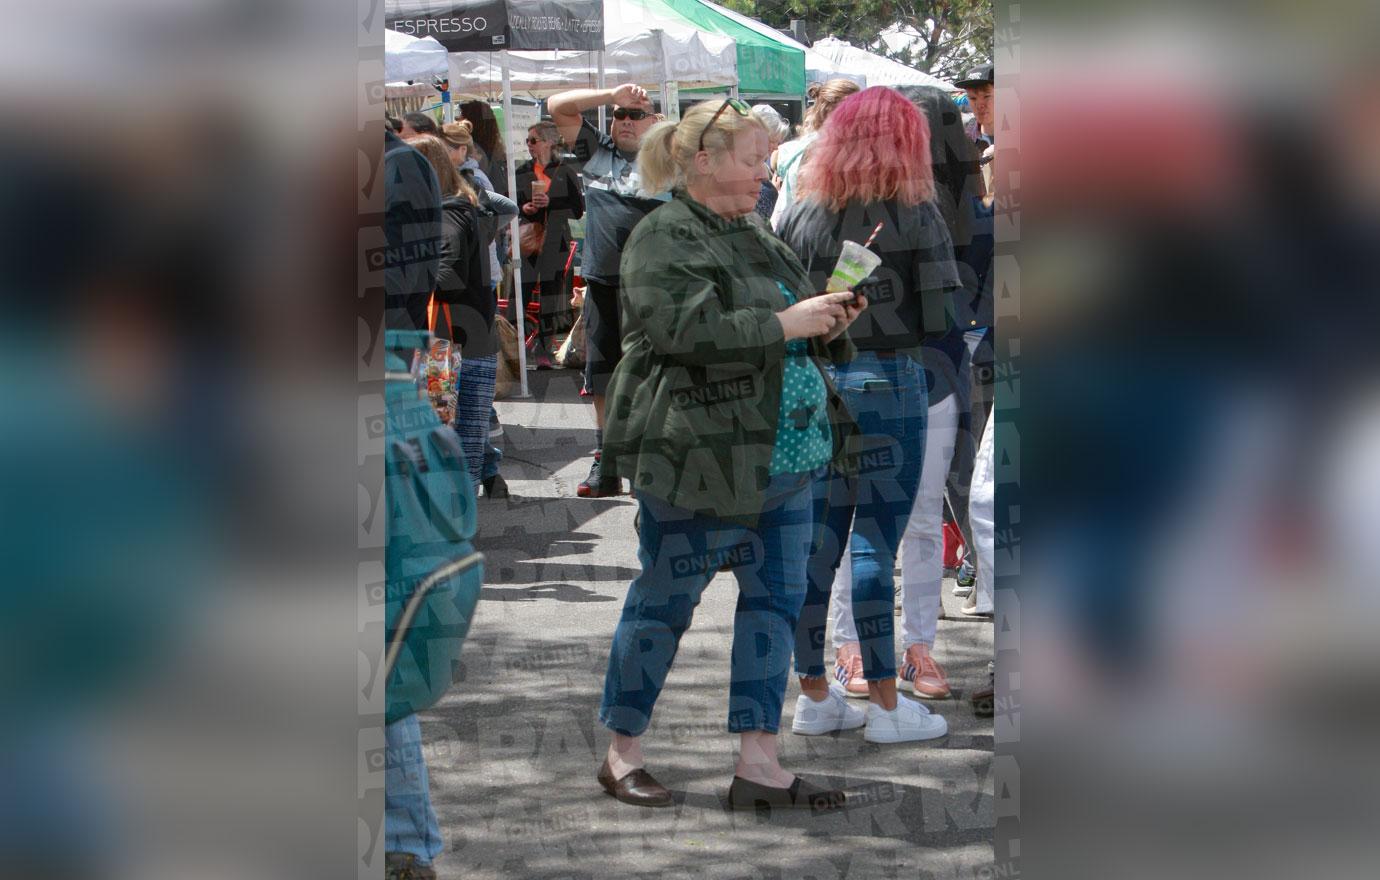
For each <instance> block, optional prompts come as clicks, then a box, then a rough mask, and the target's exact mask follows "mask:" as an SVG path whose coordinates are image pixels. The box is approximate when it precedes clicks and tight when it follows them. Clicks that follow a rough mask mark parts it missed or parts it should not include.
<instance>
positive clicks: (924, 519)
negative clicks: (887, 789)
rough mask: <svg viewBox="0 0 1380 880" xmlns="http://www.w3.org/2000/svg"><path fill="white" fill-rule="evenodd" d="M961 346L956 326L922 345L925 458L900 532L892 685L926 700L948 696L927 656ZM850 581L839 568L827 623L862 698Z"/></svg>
mask: <svg viewBox="0 0 1380 880" xmlns="http://www.w3.org/2000/svg"><path fill="white" fill-rule="evenodd" d="M963 347H964V341H963V333H962V331H961V330H956V331H954V332H952V333H950V334H949V335H948V336H945V337H943V338H942V339H939V340H936V341H934V342H929V341H927V342H925V343H924V344H923V346H922V348H921V351H922V353H923V355H924V364H925V373H926V378H927V382H928V385H929V389H930V397H929V420H928V422H927V423H926V433H925V458H924V464H923V465H922V466H921V472H920V489H919V492H918V493H917V494H916V497H915V505H914V507H913V508H912V509H911V514H910V520H909V522H907V524H906V529H905V532H904V533H903V534H902V536H901V544H900V553H899V562H900V566H901V650H902V652H903V655H904V659H903V660H902V662H901V663H900V664H899V666H900V672H899V675H898V677H899V678H900V681H899V682H898V685H899V687H901V688H902V689H904V690H909V691H910V692H911V693H913V694H915V695H916V696H917V697H922V698H925V699H931V700H942V699H947V698H948V697H949V696H950V693H949V683H948V680H947V679H946V678H945V676H944V670H943V669H942V668H941V667H940V666H939V664H938V663H936V662H935V660H934V657H933V649H934V639H935V631H936V629H937V627H938V622H939V612H940V609H941V607H942V605H941V602H940V592H941V590H942V589H943V581H944V537H943V528H944V483H945V479H946V478H947V477H948V474H949V463H950V461H951V460H952V459H953V454H954V445H955V441H956V438H957V436H958V427H959V407H960V404H961V402H962V397H961V396H960V395H958V394H955V393H954V390H955V388H956V387H957V385H958V383H959V382H960V381H962V380H963V379H964V377H963V375H962V374H961V371H960V363H961V355H962V351H963ZM850 550H851V548H850ZM848 552H850V551H845V556H844V558H848V557H847V553H848ZM852 586H853V585H852V573H851V572H850V570H849V566H846V565H843V566H840V567H839V570H838V573H837V574H836V575H835V576H834V592H833V596H832V598H831V600H830V605H829V623H830V629H832V630H833V634H834V635H833V644H834V651H835V661H834V675H835V677H836V678H837V679H838V680H839V682H840V683H841V684H843V686H844V689H845V690H846V691H847V693H848V695H849V696H854V697H866V696H867V682H866V681H864V680H863V664H862V654H861V651H860V649H859V643H858V632H857V627H856V626H855V625H854V623H853V609H852V607H851V603H850V602H849V601H848V600H847V598H846V597H848V596H851V595H852ZM989 605H990V601H989Z"/></svg>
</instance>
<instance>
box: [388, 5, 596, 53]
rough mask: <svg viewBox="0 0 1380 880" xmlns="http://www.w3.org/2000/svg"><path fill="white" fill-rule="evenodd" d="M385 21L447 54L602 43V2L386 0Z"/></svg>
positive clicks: (584, 48) (585, 48)
mask: <svg viewBox="0 0 1380 880" xmlns="http://www.w3.org/2000/svg"><path fill="white" fill-rule="evenodd" d="M384 20H385V24H386V26H387V27H388V28H390V29H391V30H395V31H397V32H398V33H402V34H407V35H408V36H411V37H418V38H421V37H433V38H435V40H436V41H437V42H439V43H440V44H441V45H442V46H445V47H446V50H447V51H450V52H497V51H499V50H501V49H578V50H582V51H589V50H592V49H602V48H603V47H604V4H603V0H387V3H386V5H385V7H384Z"/></svg>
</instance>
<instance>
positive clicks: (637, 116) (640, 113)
mask: <svg viewBox="0 0 1380 880" xmlns="http://www.w3.org/2000/svg"><path fill="white" fill-rule="evenodd" d="M651 115H652V114H650V113H648V112H647V111H646V110H629V109H628V108H627V107H617V108H615V109H614V111H613V118H614V119H631V120H632V121H633V122H641V121H642V120H644V119H646V118H647V117H648V116H651Z"/></svg>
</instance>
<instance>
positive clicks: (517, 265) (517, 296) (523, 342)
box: [498, 49, 531, 397]
mask: <svg viewBox="0 0 1380 880" xmlns="http://www.w3.org/2000/svg"><path fill="white" fill-rule="evenodd" d="M498 57H499V59H500V60H501V61H502V64H503V140H504V145H505V146H506V145H507V144H508V142H509V138H508V130H509V129H510V128H512V125H513V73H512V70H510V69H509V66H508V50H507V49H504V50H503V51H501V52H499V53H498ZM508 192H510V193H512V194H513V197H514V198H516V197H517V157H516V156H509V157H508ZM521 216H522V212H521V211H519V212H518V216H517V217H514V218H513V219H512V221H511V222H510V223H509V225H508V228H509V231H510V232H511V233H512V245H511V247H512V249H513V257H512V259H513V302H514V303H515V305H516V308H514V309H513V314H514V315H515V316H516V317H517V338H518V382H519V383H520V386H519V388H520V392H521V393H520V394H518V396H519V397H530V396H531V395H530V394H529V393H528V391H527V329H526V327H525V326H524V324H525V323H526V321H525V319H526V316H527V315H526V309H525V308H524V307H523V302H522V248H521V247H520V246H519V244H518V242H520V241H521V236H520V234H519V232H518V217H521Z"/></svg>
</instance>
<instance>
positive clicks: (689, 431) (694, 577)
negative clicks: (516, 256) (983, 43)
mask: <svg viewBox="0 0 1380 880" xmlns="http://www.w3.org/2000/svg"><path fill="white" fill-rule="evenodd" d="M768 152H769V143H768V135H767V131H766V129H765V128H764V127H763V125H762V122H761V121H760V120H759V119H757V118H756V117H754V116H753V115H752V114H751V112H750V111H749V108H748V106H747V105H746V104H744V103H743V102H741V101H738V100H736V99H729V100H727V101H723V102H719V101H714V102H706V103H703V104H699V105H697V106H695V107H694V108H692V109H691V110H690V111H689V112H688V113H686V115H685V118H684V119H682V120H681V121H680V122H678V123H676V122H662V123H659V124H657V125H656V126H654V127H653V128H652V129H651V130H650V131H649V132H647V134H646V136H645V137H644V138H643V141H642V147H641V149H640V151H639V153H638V160H637V162H638V169H639V171H640V174H641V178H642V184H643V187H644V189H646V190H648V191H651V192H660V191H665V190H668V189H669V190H671V191H672V193H673V196H672V199H671V201H670V202H668V203H667V204H665V205H664V206H662V207H660V208H658V209H657V210H656V211H653V212H652V213H651V214H649V215H647V217H646V218H645V219H643V220H642V221H641V222H640V223H639V224H638V225H637V227H636V228H635V229H634V230H633V232H632V235H631V236H630V237H629V238H628V242H627V244H626V245H625V247H624V250H623V256H622V262H621V266H620V273H621V279H622V287H621V290H620V298H621V304H620V306H621V313H622V322H623V323H622V329H623V358H622V360H621V361H619V363H618V366H617V367H616V368H615V370H614V372H613V377H612V379H611V380H610V383H609V389H608V398H607V408H606V410H605V415H606V419H607V422H606V427H605V431H604V450H603V467H604V468H605V469H606V473H608V474H609V475H611V476H615V477H619V478H623V479H627V480H629V481H631V483H632V486H633V494H634V495H635V496H636V498H637V501H638V504H639V512H640V525H639V528H638V537H639V548H638V558H639V560H640V562H641V566H642V570H641V573H640V574H638V576H637V577H636V578H634V579H633V582H632V584H631V586H630V587H629V589H628V596H627V601H626V603H625V605H624V607H623V613H622V617H621V619H620V621H619V623H618V627H617V630H616V631H615V633H614V637H613V645H612V648H611V650H610V654H609V665H608V672H607V675H606V677H605V680H604V697H603V702H602V706H601V709H600V720H601V721H602V723H603V724H604V726H605V727H607V728H609V730H610V731H612V733H613V739H612V742H611V743H610V745H609V749H608V754H607V756H606V758H605V761H604V764H603V766H602V767H601V768H600V770H599V774H598V779H599V783H600V784H601V785H602V786H603V788H604V790H605V791H606V792H607V793H608V794H610V795H611V796H613V797H615V798H617V799H618V800H620V801H623V802H625V803H630V804H637V805H641V806H670V805H671V804H672V802H673V800H672V797H671V793H670V791H669V790H668V789H667V788H666V787H665V786H663V785H662V784H661V783H660V782H658V781H657V780H656V779H655V778H654V777H653V776H652V775H651V774H650V773H649V772H648V771H647V770H646V769H645V767H644V762H643V754H642V745H641V742H642V741H641V736H642V734H643V732H644V731H646V730H647V728H648V726H649V724H650V721H651V714H652V711H653V708H654V707H655V705H656V701H657V697H658V696H659V694H660V692H661V688H662V685H663V684H664V683H665V681H666V676H667V673H668V672H669V671H670V667H671V663H672V660H673V659H674V658H675V654H676V648H677V646H678V645H679V643H680V639H681V636H682V635H683V634H684V633H685V631H686V629H687V628H688V627H689V625H690V619H691V616H692V614H693V612H694V609H695V606H696V605H697V604H698V602H699V599H700V594H701V593H702V592H703V591H704V588H705V587H706V586H707V585H708V583H709V581H710V579H711V578H712V577H713V575H714V574H715V573H716V572H717V571H719V570H720V568H721V567H723V566H725V565H730V566H732V567H733V572H734V574H735V576H736V577H737V580H738V588H739V596H738V606H737V611H736V614H735V617H734V625H733V647H732V663H731V665H732V673H731V676H730V680H729V693H728V729H729V731H730V732H732V733H736V734H738V735H739V737H740V750H739V754H738V762H737V767H736V770H735V774H734V777H733V781H732V784H731V786H730V788H729V801H730V803H731V804H732V805H733V806H734V807H735V808H739V809H754V808H758V807H764V808H772V807H775V808H781V809H792V808H811V807H813V808H819V807H822V806H823V807H828V806H833V805H837V804H839V803H841V802H842V800H843V793H842V792H839V791H835V790H830V789H825V788H821V787H819V786H816V785H813V784H811V783H809V782H805V781H804V780H801V779H799V778H798V777H796V776H795V775H794V774H792V773H790V772H789V771H787V770H785V769H783V768H782V767H781V764H780V762H779V760H778V759H777V742H776V738H777V732H778V730H779V726H780V722H781V705H782V701H783V700H784V698H785V691H786V683H787V674H788V671H789V667H790V656H791V651H792V646H793V633H794V631H795V625H796V620H797V618H798V616H799V613H800V607H801V604H802V603H803V601H804V599H805V578H806V558H807V556H808V554H809V549H810V545H811V542H812V540H813V537H814V522H813V510H812V507H813V504H812V497H813V491H814V489H815V482H816V480H818V479H821V478H822V477H823V475H824V474H825V473H826V468H827V465H828V464H829V463H830V462H831V461H834V460H835V459H836V458H838V457H839V454H840V451H841V449H842V436H843V434H844V433H845V431H846V428H845V426H844V424H843V422H841V421H840V420H839V419H838V414H839V413H841V412H842V402H841V401H840V400H839V399H838V398H837V396H836V395H834V394H833V392H832V391H831V390H830V388H829V385H828V382H827V381H826V380H825V378H824V375H823V373H822V371H821V369H820V365H821V363H823V362H836V363H844V362H847V361H848V360H849V359H851V358H852V356H853V349H852V346H851V344H850V343H849V341H848V339H847V336H845V335H844V331H845V330H847V328H848V326H849V325H850V324H851V323H852V322H853V320H854V319H855V318H857V316H858V315H859V314H860V313H861V311H862V310H863V308H864V307H865V306H866V302H865V300H861V299H858V300H855V299H854V297H853V295H852V294H851V293H833V294H816V293H815V288H814V287H813V286H812V285H811V284H810V279H809V277H808V276H807V275H806V274H805V270H804V269H803V268H802V267H801V265H800V261H799V260H798V259H797V258H796V256H795V254H794V253H792V252H791V251H790V249H789V248H787V247H786V246H785V245H784V244H782V243H781V241H780V240H779V239H777V238H776V237H775V236H773V235H772V234H771V233H770V232H768V231H766V230H765V229H763V228H761V227H760V226H759V225H758V224H757V223H754V222H751V221H750V220H749V219H748V215H749V214H751V213H752V212H753V208H754V206H755V205H756V203H757V196H758V192H759V190H760V187H761V184H762V181H763V180H764V179H765V178H766V158H767V154H768Z"/></svg>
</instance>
